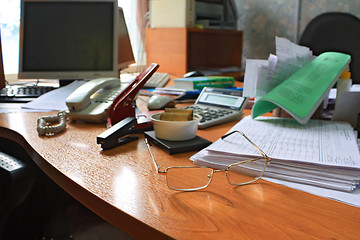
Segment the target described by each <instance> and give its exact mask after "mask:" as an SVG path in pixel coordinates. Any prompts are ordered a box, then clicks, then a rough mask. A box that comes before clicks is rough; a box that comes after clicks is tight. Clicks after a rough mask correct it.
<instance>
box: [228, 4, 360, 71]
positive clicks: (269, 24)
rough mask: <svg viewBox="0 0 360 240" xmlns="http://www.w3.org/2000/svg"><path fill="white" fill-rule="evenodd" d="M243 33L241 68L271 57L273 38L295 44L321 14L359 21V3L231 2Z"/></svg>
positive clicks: (273, 51) (273, 48) (273, 49)
mask: <svg viewBox="0 0 360 240" xmlns="http://www.w3.org/2000/svg"><path fill="white" fill-rule="evenodd" d="M234 2H235V4H236V7H237V11H238V17H239V29H241V30H243V31H244V43H243V58H242V59H243V65H244V63H245V60H246V59H247V58H249V59H267V58H268V56H269V54H270V53H273V54H275V36H279V37H285V38H287V39H289V40H291V41H293V42H297V41H298V39H299V37H300V36H301V33H302V31H303V30H304V28H305V27H306V25H307V23H308V22H309V21H310V20H311V19H312V18H314V17H315V16H317V15H319V14H321V13H324V12H332V11H337V12H349V13H352V14H353V15H355V16H358V17H360V0H342V1H339V0H234Z"/></svg>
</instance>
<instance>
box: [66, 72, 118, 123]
mask: <svg viewBox="0 0 360 240" xmlns="http://www.w3.org/2000/svg"><path fill="white" fill-rule="evenodd" d="M120 90H121V84H120V79H119V78H99V79H94V80H91V81H89V82H86V83H84V84H83V85H81V86H80V87H79V88H78V89H76V90H75V91H74V92H73V93H72V94H70V95H69V96H68V97H67V99H66V106H67V107H68V111H67V116H68V117H69V118H71V119H74V120H84V121H87V122H95V123H101V122H105V121H106V112H105V110H106V109H108V108H109V107H110V106H111V104H112V103H113V100H114V98H115V97H116V95H117V94H118V93H119V92H120Z"/></svg>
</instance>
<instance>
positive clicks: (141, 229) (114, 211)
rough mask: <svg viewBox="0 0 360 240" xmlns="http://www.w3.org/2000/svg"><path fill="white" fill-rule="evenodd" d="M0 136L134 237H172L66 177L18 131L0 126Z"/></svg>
mask: <svg viewBox="0 0 360 240" xmlns="http://www.w3.org/2000/svg"><path fill="white" fill-rule="evenodd" d="M0 137H1V138H5V139H8V140H11V141H13V142H15V143H17V144H19V145H20V146H21V147H22V148H23V149H24V150H25V151H26V153H27V154H28V155H29V156H30V158H31V159H32V160H33V161H34V162H35V163H36V165H37V166H38V167H39V168H40V169H41V170H42V171H43V172H44V173H45V174H46V175H47V176H48V177H50V178H51V179H52V180H53V181H54V182H55V183H56V184H57V185H58V186H60V187H61V188H62V189H64V191H65V192H67V193H68V194H70V195H71V196H72V197H73V198H75V199H76V200H78V201H79V202H80V203H81V204H83V205H84V206H86V207H87V208H88V209H90V210H91V211H93V212H94V213H95V214H97V215H98V216H100V217H101V218H103V219H104V220H105V221H107V222H109V223H110V224H112V225H114V226H115V227H117V228H118V229H120V230H122V231H124V232H126V233H127V234H129V235H130V236H132V237H134V238H136V239H138V238H142V239H173V238H172V237H170V236H168V235H166V234H164V233H162V232H160V231H158V230H157V229H154V228H152V227H150V226H148V225H147V224H145V223H143V222H141V221H140V220H138V219H135V218H133V217H131V216H129V215H128V214H126V213H124V212H123V211H121V210H120V209H118V208H116V207H114V206H113V205H111V204H109V203H107V202H106V201H104V200H102V199H101V198H99V197H97V196H96V195H94V194H93V193H91V192H89V191H88V190H86V189H84V188H83V187H82V186H80V185H79V184H77V183H76V182H74V181H73V180H71V179H69V178H68V177H66V176H65V175H64V174H62V173H61V172H60V171H58V170H57V169H56V168H55V167H54V166H52V165H51V164H50V163H48V162H47V161H46V160H45V159H43V158H42V157H41V156H40V155H39V154H38V153H37V152H36V151H35V150H34V149H33V148H32V147H31V146H30V144H29V143H28V142H27V141H26V139H25V138H24V137H23V136H22V135H21V134H20V133H18V132H16V131H14V130H11V129H8V128H5V127H0ZM113 219H117V220H119V219H120V220H121V221H116V224H114V221H113Z"/></svg>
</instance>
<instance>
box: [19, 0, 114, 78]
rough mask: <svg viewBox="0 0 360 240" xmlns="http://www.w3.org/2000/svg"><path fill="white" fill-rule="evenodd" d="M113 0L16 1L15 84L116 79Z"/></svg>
mask: <svg viewBox="0 0 360 240" xmlns="http://www.w3.org/2000/svg"><path fill="white" fill-rule="evenodd" d="M118 13H119V8H118V3H117V0H21V18H20V51H19V52H20V56H19V79H29V78H31V79H92V78H99V77H117V76H118V75H119V71H118V62H117V59H118V56H117V55H118V54H117V52H118V37H119V36H118V32H119V31H118V25H119V22H118V15H119V14H118Z"/></svg>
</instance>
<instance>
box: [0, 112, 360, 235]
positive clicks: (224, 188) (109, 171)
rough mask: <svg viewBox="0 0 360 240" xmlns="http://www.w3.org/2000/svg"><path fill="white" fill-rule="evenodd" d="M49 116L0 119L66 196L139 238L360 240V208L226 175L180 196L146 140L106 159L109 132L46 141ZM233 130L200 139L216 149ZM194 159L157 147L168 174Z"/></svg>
mask: <svg viewBox="0 0 360 240" xmlns="http://www.w3.org/2000/svg"><path fill="white" fill-rule="evenodd" d="M247 113H248V112H247ZM43 115H47V114H44V113H9V114H0V126H1V127H0V137H3V138H7V139H10V140H13V141H15V142H18V143H19V144H20V145H22V146H23V147H24V148H25V149H26V151H27V152H28V154H29V155H30V156H31V158H32V159H33V160H34V161H35V162H36V164H37V165H38V166H39V167H40V168H41V169H42V170H43V171H44V172H45V173H46V174H47V175H48V176H50V177H51V178H52V179H53V180H54V181H55V182H56V183H57V184H58V185H60V186H61V187H62V188H63V189H64V190H65V191H66V192H68V193H69V194H71V195H72V196H73V197H75V198H76V199H77V200H78V201H80V202H81V203H82V204H84V205H85V206H87V207H88V208H89V209H91V210H92V211H93V212H95V213H96V214H98V215H99V216H101V217H102V218H104V219H105V220H106V221H108V222H110V223H112V224H113V225H115V226H116V227H118V228H119V229H121V230H123V231H125V232H126V233H128V234H129V235H130V236H132V237H134V238H137V239H167V238H176V239H360V229H359V226H360V208H355V207H351V206H348V205H345V204H342V203H339V202H336V201H332V200H329V199H325V198H322V197H318V196H314V195H311V194H308V193H304V192H301V191H297V190H294V189H291V188H287V187H284V186H281V185H277V184H274V183H270V182H266V181H263V180H261V181H258V182H257V183H254V184H251V185H248V186H243V187H237V188H236V187H233V186H232V185H230V184H228V183H227V180H226V177H225V175H224V174H222V173H218V174H216V175H215V176H214V180H213V182H212V183H211V185H210V187H208V188H207V189H205V190H202V191H197V192H187V193H183V192H176V191H173V190H170V189H168V188H167V186H166V182H165V176H163V175H160V174H158V173H157V172H156V171H155V169H154V166H153V163H152V162H151V159H150V157H149V154H148V152H147V150H146V146H145V144H144V141H143V137H142V134H139V136H140V139H139V140H138V141H134V142H132V143H129V144H126V145H124V146H120V147H117V148H115V149H112V150H108V151H101V150H100V146H99V145H97V144H96V136H97V135H98V134H100V133H102V132H103V131H104V130H105V126H104V125H102V124H100V125H95V124H76V123H68V126H67V129H66V131H65V132H63V133H61V134H59V135H56V136H53V137H40V136H38V134H37V132H36V129H35V128H36V120H37V118H38V117H40V116H43ZM233 124H234V123H228V124H223V125H221V126H218V127H213V128H209V129H207V130H199V131H198V135H200V136H202V137H205V138H207V139H209V140H211V141H214V140H216V139H217V138H218V137H219V136H220V135H222V134H223V133H224V132H225V131H226V130H228V129H229V128H230V127H231V126H233ZM193 153H194V152H193ZM193 153H185V154H178V155H173V156H170V155H167V154H166V153H165V152H163V151H162V150H160V149H158V148H156V147H153V154H154V155H155V157H156V158H157V159H158V160H159V163H160V164H161V165H162V166H164V167H165V166H176V165H189V164H191V162H190V160H189V159H188V158H189V157H190V156H191V155H192V154H193Z"/></svg>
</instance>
